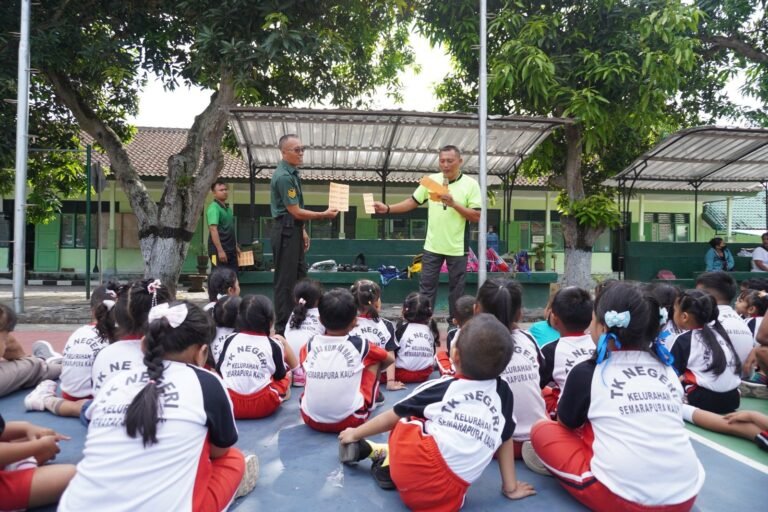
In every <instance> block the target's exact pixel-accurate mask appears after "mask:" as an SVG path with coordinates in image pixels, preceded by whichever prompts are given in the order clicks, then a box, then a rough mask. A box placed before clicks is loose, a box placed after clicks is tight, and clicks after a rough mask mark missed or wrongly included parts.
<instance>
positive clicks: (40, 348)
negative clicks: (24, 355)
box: [32, 340, 64, 363]
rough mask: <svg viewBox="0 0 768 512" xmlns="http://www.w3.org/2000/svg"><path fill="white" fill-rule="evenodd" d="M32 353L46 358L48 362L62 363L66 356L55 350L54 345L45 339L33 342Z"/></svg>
mask: <svg viewBox="0 0 768 512" xmlns="http://www.w3.org/2000/svg"><path fill="white" fill-rule="evenodd" d="M32 355H34V356H35V357H39V358H40V359H44V360H45V362H46V363H61V361H62V360H63V359H64V356H62V355H61V354H59V353H58V352H56V351H55V350H53V345H51V344H50V343H48V342H47V341H45V340H37V341H36V342H34V343H33V344H32Z"/></svg>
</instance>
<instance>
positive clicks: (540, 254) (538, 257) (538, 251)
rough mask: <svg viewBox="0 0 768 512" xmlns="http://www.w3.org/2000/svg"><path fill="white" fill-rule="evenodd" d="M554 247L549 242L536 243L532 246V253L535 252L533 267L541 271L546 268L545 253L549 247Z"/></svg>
mask: <svg viewBox="0 0 768 512" xmlns="http://www.w3.org/2000/svg"><path fill="white" fill-rule="evenodd" d="M552 247H554V246H553V245H552V244H551V243H549V242H542V243H538V244H536V245H534V246H533V247H531V253H532V254H533V257H534V258H535V261H534V262H533V269H534V270H536V271H537V272H541V271H542V270H544V266H545V263H544V257H545V253H546V252H547V249H550V248H552Z"/></svg>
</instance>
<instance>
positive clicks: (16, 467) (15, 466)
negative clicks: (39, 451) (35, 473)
mask: <svg viewBox="0 0 768 512" xmlns="http://www.w3.org/2000/svg"><path fill="white" fill-rule="evenodd" d="M35 468H37V459H35V458H34V457H27V458H26V459H21V460H19V461H16V462H11V463H10V464H8V465H7V466H5V470H6V471H22V470H24V469H35Z"/></svg>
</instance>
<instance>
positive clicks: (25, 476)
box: [0, 468, 36, 510]
mask: <svg viewBox="0 0 768 512" xmlns="http://www.w3.org/2000/svg"><path fill="white" fill-rule="evenodd" d="M35 469H36V468H29V469H20V470H18V471H0V510H26V509H27V507H29V494H30V491H31V490H32V477H33V476H35Z"/></svg>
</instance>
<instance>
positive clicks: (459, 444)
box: [393, 376, 517, 484]
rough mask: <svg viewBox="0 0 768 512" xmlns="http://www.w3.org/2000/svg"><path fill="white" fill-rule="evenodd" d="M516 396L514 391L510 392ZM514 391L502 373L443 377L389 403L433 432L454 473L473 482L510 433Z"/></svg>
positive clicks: (398, 412)
mask: <svg viewBox="0 0 768 512" xmlns="http://www.w3.org/2000/svg"><path fill="white" fill-rule="evenodd" d="M514 399H515V400H517V396H516V395H515V397H514ZM512 408H513V395H512V393H510V392H509V387H508V386H507V385H506V384H505V383H504V382H503V381H501V380H500V379H491V380H469V379H464V378H456V377H448V376H446V377H443V378H441V379H438V380H430V381H427V382H425V383H423V384H421V385H420V386H419V387H417V388H416V389H415V390H414V391H413V392H412V393H411V394H410V395H408V396H407V397H405V398H404V399H403V400H401V401H399V402H397V403H396V404H395V406H394V407H393V410H394V411H395V413H396V414H397V415H398V416H400V417H401V418H402V419H401V420H400V421H408V418H410V417H411V416H415V417H417V418H424V419H425V420H426V421H425V422H423V423H422V422H421V421H419V422H418V423H417V424H419V425H421V426H422V428H423V430H424V432H425V433H426V434H428V435H431V436H432V437H433V438H434V440H435V443H436V444H437V447H438V449H439V450H440V455H442V457H443V460H444V461H445V463H446V464H447V465H448V467H449V468H450V469H451V471H453V472H454V473H455V474H456V476H458V477H459V478H461V479H462V480H464V481H465V482H467V483H469V484H471V483H472V482H474V481H475V480H477V479H478V478H479V477H480V475H481V474H482V473H483V470H484V469H485V468H486V466H488V463H489V462H491V458H492V457H493V454H494V453H495V452H496V450H497V449H498V448H499V446H501V444H502V443H503V442H504V441H506V440H508V439H509V438H510V437H512V431H513V430H515V423H514V420H513V419H512V416H513V415H512Z"/></svg>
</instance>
